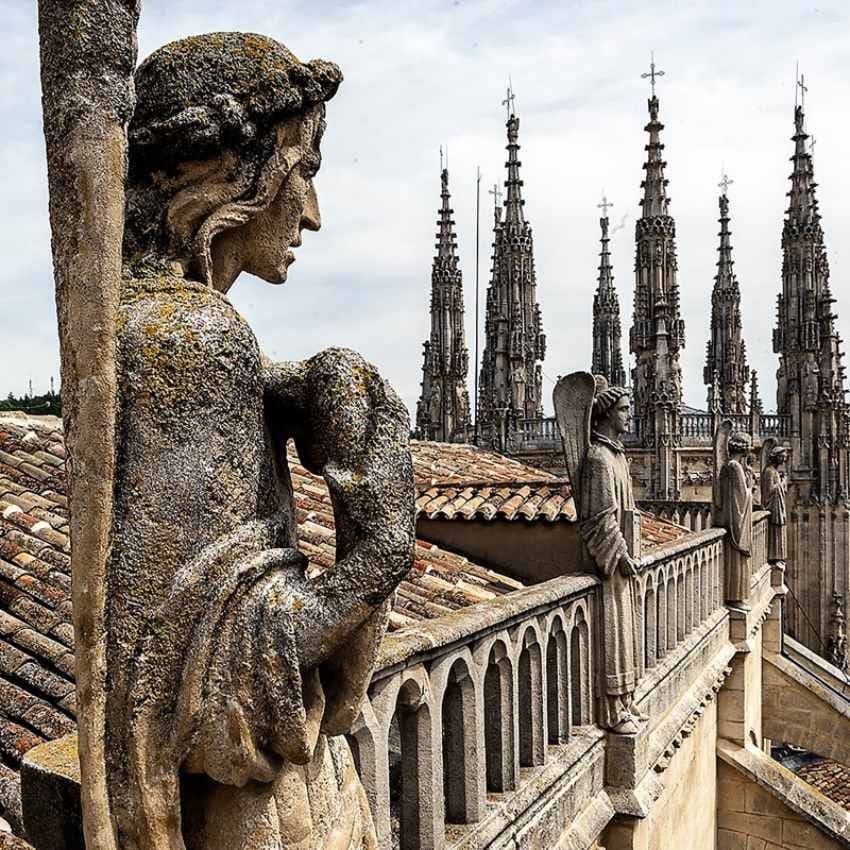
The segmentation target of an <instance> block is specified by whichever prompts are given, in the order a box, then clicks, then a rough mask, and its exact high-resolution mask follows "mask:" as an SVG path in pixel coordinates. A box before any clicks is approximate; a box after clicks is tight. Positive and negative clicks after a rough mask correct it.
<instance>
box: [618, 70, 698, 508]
mask: <svg viewBox="0 0 850 850" xmlns="http://www.w3.org/2000/svg"><path fill="white" fill-rule="evenodd" d="M650 69H651V70H650V72H649V73H647V74H644V75H643V76H644V77H649V78H650V79H651V82H652V96H651V97H650V98H649V100H648V101H647V106H648V108H649V123H648V124H647V125H646V127H645V130H646V132H647V133H649V142H648V143H647V145H646V147H645V150H646V162H645V163H644V166H643V169H644V177H643V180H642V182H641V189H642V198H641V203H640V207H641V216H640V218H638V220H637V221H636V222H635V294H634V314H633V321H632V328H631V332H630V334H629V348H630V350H631V351H632V352H633V353H634V355H635V366H634V369H633V371H632V386H633V399H634V411H635V418H636V420H637V422H638V428H639V431H640V437H641V439H642V441H643V443H644V445H645V446H646V447H647V448H655V449H656V450H657V451H658V452H659V456H658V458H657V459H656V463H655V467H654V468H655V475H656V479H655V480H653V481H652V482H651V485H650V490H651V493H652V495H653V497H654V498H661V499H671V498H676V483H675V480H674V477H673V476H672V475H671V474H670V472H669V471H670V469H672V466H673V461H672V458H671V457H668V456H666V454H669V452H670V451H671V450H672V449H671V447H672V446H673V444H674V441H675V440H676V439H678V435H679V416H680V414H681V409H682V379H681V368H680V366H679V350H680V349H681V348H682V347H683V346H684V344H685V327H684V322H683V321H682V319H681V317H680V315H679V285H678V282H677V280H676V274H677V267H678V261H677V257H676V223H675V221H674V220H673V217H672V216H671V215H670V211H669V206H670V199H669V197H668V196H667V183H668V181H667V178H666V177H665V175H664V168H665V166H666V162H665V161H664V159H663V152H664V145H663V144H662V142H661V131H662V130H663V129H664V125H663V124H662V123H661V122H660V121H659V118H658V116H659V102H658V97H657V95H656V94H655V80H656V78H657V77H659V76H661V74H662V73H663V72H661V71H658V70H657V69H656V67H655V58H654V57H653V61H652V65H651V66H650ZM662 455H664V457H662Z"/></svg>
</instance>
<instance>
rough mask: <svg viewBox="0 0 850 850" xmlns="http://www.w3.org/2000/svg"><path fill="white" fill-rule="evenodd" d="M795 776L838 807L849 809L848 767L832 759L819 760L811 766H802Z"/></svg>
mask: <svg viewBox="0 0 850 850" xmlns="http://www.w3.org/2000/svg"><path fill="white" fill-rule="evenodd" d="M796 773H797V776H799V777H800V779H803V780H805V781H806V782H808V783H809V785H812V786H814V787H815V788H817V789H818V791H820V792H821V794H823V795H824V796H825V797H829V798H830V799H831V800H833V801H834V802H836V803H838V805H839V806H843V807H844V808H845V809H850V767H846V766H845V765H843V764H840V763H839V762H837V761H833V760H832V759H821V760H820V761H818V762H815V763H812V764H806V765H803V766H802V767H801V768H799V769H798V770H797V771H796Z"/></svg>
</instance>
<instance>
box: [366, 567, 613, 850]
mask: <svg viewBox="0 0 850 850" xmlns="http://www.w3.org/2000/svg"><path fill="white" fill-rule="evenodd" d="M598 589H599V582H598V581H597V580H596V579H595V578H593V577H590V576H564V577H562V578H557V579H553V580H552V581H549V582H546V583H544V584H541V585H538V586H536V587H533V588H528V589H526V590H521V591H517V592H515V593H512V594H510V595H509V596H506V597H502V598H501V599H498V600H493V601H491V602H488V603H486V604H484V605H476V606H472V607H470V608H466V609H463V610H461V611H458V612H456V613H455V614H452V615H449V616H447V617H442V618H440V620H439V621H428V622H423V623H421V624H419V625H418V626H417V627H415V628H412V629H405V630H402V631H399V632H396V633H391V634H389V635H387V637H386V639H385V642H384V644H383V647H382V653H381V659H380V662H379V667H378V670H377V671H376V673H375V676H374V678H373V681H372V685H371V687H370V689H369V694H368V699H367V700H366V704H365V705H364V709H363V712H362V714H361V718H360V720H359V721H358V724H357V726H356V728H355V731H354V733H353V734H352V735H351V736H350V741H351V744H352V750H353V752H354V756H355V761H356V763H357V766H358V770H359V772H360V775H361V777H362V779H363V784H364V785H365V787H366V793H367V796H368V798H369V801H370V803H371V805H372V811H373V814H374V816H375V822H376V828H377V832H378V837H379V844H380V847H381V848H382V850H390V848H394V847H398V848H400V850H426V849H427V850H430V849H431V848H440V847H444V846H447V845H450V844H451V843H453V842H454V839H455V838H456V837H457V836H458V835H462V834H463V832H464V830H468V829H469V828H470V825H472V824H475V823H477V822H479V821H480V820H481V819H482V817H483V816H484V814H485V806H486V799H487V795H488V794H506V793H510V792H512V791H514V790H515V789H516V788H517V786H518V784H519V781H520V775H521V774H520V770H521V769H522V770H523V771H525V770H526V769H531V770H537V769H542V768H543V767H544V766H545V765H546V763H547V759H548V758H549V754H550V749H551V747H552V746H560V745H564V744H566V743H568V742H569V740H570V738H571V735H572V734H574V730H575V728H576V727H577V726H579V725H590V724H592V723H593V722H594V710H593V706H594V677H595V664H594V655H595V653H596V647H595V645H594V640H595V638H594V635H595V634H596V629H597V627H598V624H595V623H596V621H595V619H594V618H595V616H596V615H595V612H596V610H597V609H598V603H597V594H598Z"/></svg>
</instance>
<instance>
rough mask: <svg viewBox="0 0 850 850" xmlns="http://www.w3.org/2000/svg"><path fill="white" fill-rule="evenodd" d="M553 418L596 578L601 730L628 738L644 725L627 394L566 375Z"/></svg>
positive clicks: (581, 375)
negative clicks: (638, 697) (601, 640)
mask: <svg viewBox="0 0 850 850" xmlns="http://www.w3.org/2000/svg"><path fill="white" fill-rule="evenodd" d="M554 402H555V413H556V415H557V419H558V427H559V428H560V431H561V437H562V439H563V445H564V455H565V458H566V464H567V470H568V472H569V476H570V481H571V482H572V489H573V498H574V499H575V502H576V512H577V514H578V518H579V529H580V533H581V538H582V541H583V543H584V548H585V551H586V555H587V556H588V557H589V558H590V560H591V561H592V563H593V566H594V569H595V571H596V572H597V573H598V575H599V576H600V578H601V579H602V609H603V610H602V617H603V623H604V635H605V672H604V682H603V692H604V698H603V699H602V700H601V705H602V722H603V725H604V726H605V727H606V728H608V729H610V730H611V731H613V732H618V733H623V734H634V733H636V732H637V731H638V728H639V727H638V722H639V721H640V720H645V719H646V718H645V716H643V715H642V714H641V713H640V711H639V710H638V708H637V706H636V705H635V703H634V692H635V688H636V687H637V676H638V658H637V646H638V643H637V638H636V632H635V628H636V626H635V624H636V594H635V586H634V576H635V575H636V573H637V558H639V555H640V553H639V541H640V522H639V514H638V512H637V511H636V509H635V503H634V497H633V495H632V481H631V476H630V474H629V466H628V462H627V460H626V455H625V451H624V449H623V444H622V443H621V442H620V438H621V437H622V435H623V434H624V433H626V431H627V430H628V424H629V411H630V404H629V393H628V390H626V389H624V388H623V387H609V386H608V383H607V381H606V380H605V378H603V377H601V376H597V377H594V376H593V375H591V374H590V373H589V372H573V373H572V374H570V375H567V376H566V377H564V378H561V379H560V380H559V381H558V384H557V386H556V387H555V393H554Z"/></svg>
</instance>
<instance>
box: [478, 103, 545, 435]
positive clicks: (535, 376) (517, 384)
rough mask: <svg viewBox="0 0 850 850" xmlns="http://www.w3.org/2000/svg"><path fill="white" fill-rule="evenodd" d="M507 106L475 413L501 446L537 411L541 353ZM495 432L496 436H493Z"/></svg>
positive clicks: (515, 132) (527, 228)
mask: <svg viewBox="0 0 850 850" xmlns="http://www.w3.org/2000/svg"><path fill="white" fill-rule="evenodd" d="M506 102H507V103H508V104H509V107H510V108H511V112H510V115H509V117H508V121H507V125H506V126H507V133H508V145H507V150H508V161H507V162H506V163H505V167H506V168H507V172H508V174H507V180H506V181H505V188H506V190H507V194H506V199H505V202H504V218H501V217H500V215H499V212H498V209H497V211H496V221H495V228H494V242H493V271H492V276H491V279H490V285H489V287H488V290H487V305H486V314H485V321H484V337H485V339H484V353H483V357H482V361H481V379H480V392H481V397H480V404H479V417H480V420H481V430H482V433H483V434H484V435H485V438H486V435H488V434H489V435H490V436H491V439H492V440H493V441H494V442H497V443H498V445H499V446H501V447H503V448H504V447H506V444H507V443H508V442H509V441H510V439H511V435H512V434H513V433H514V432H515V431H516V430H517V428H518V427H519V426H518V423H520V422H521V421H522V420H524V419H535V418H539V417H541V416H542V415H543V370H542V366H541V363H540V361H542V360H543V358H544V356H545V354H546V337H545V335H544V333H543V327H542V320H541V314H540V305H539V304H538V303H537V277H536V274H535V270H534V245H533V240H532V232H531V225H530V224H529V223H528V221H527V220H526V218H525V212H524V204H525V201H524V200H523V198H522V185H523V183H522V180H521V179H520V176H519V169H520V166H521V164H522V163H521V162H520V161H519V157H518V153H519V142H518V137H519V118H517V117H516V115H515V114H514V113H513V111H512V105H513V95H512V93H511V92H510V91H509V93H508V99H507V101H506ZM497 437H498V439H497Z"/></svg>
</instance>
